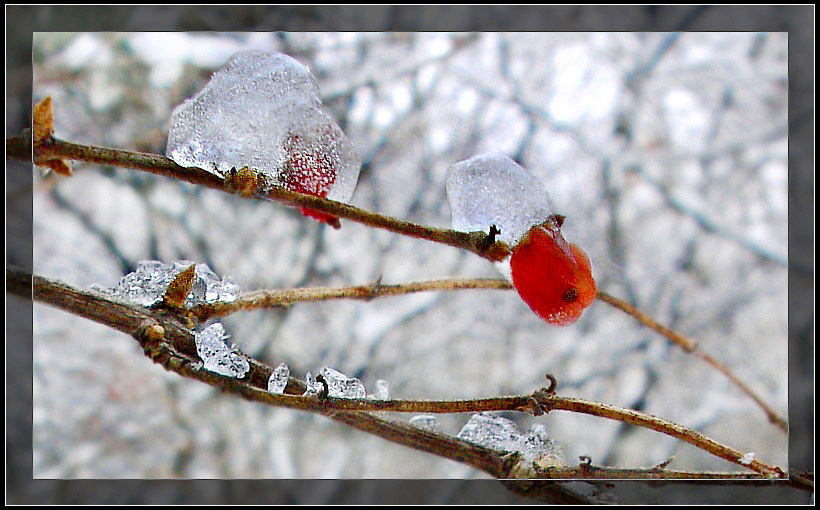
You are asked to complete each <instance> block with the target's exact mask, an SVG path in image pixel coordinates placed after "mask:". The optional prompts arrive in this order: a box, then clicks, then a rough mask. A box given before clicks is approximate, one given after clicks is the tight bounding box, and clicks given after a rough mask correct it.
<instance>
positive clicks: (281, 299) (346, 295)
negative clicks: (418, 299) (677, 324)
mask: <svg viewBox="0 0 820 510" xmlns="http://www.w3.org/2000/svg"><path fill="white" fill-rule="evenodd" d="M512 288H513V286H512V285H511V284H510V283H509V282H507V281H506V280H500V279H446V280H433V281H426V282H412V283H405V284H398V285H385V284H382V283H381V282H376V283H375V284H373V285H357V286H352V287H316V288H300V289H288V290H259V291H253V292H247V293H244V294H242V295H241V296H240V297H239V298H238V299H237V300H235V301H233V302H231V303H214V304H205V305H199V306H197V307H195V308H194V309H193V310H192V313H193V314H194V315H195V316H196V317H197V318H198V319H199V320H202V321H204V320H208V319H212V318H217V317H223V316H225V315H229V314H231V313H234V312H237V311H239V310H256V309H265V308H276V307H282V306H288V305H291V304H293V303H299V302H311V301H324V300H330V299H361V300H370V299H374V298H377V297H382V296H398V295H403V294H410V293H415V292H424V291H436V290H459V289H494V290H505V289H512ZM597 297H598V299H600V300H601V301H603V302H605V303H607V304H609V305H611V306H614V307H616V308H618V309H619V310H621V311H623V312H625V313H626V314H628V315H631V316H632V317H634V318H635V319H636V320H638V322H640V323H641V324H643V325H644V326H646V327H648V328H650V329H652V330H654V331H656V332H658V333H660V334H661V335H663V336H664V337H666V338H667V339H668V340H669V341H671V342H672V343H674V344H675V345H677V346H679V347H680V348H682V349H683V350H684V351H686V352H687V353H690V354H692V355H693V356H695V357H697V358H700V359H701V360H703V361H705V362H706V363H708V364H709V365H711V366H712V367H713V368H715V369H716V370H718V371H719V372H721V373H722V374H724V375H725V376H726V377H728V378H729V380H731V381H732V382H733V383H734V384H735V385H736V386H737V387H738V388H740V390H741V391H742V392H744V393H745V394H746V395H748V396H749V397H751V398H752V399H753V400H754V401H755V402H756V403H757V404H758V405H759V406H760V407H761V408H762V409H763V411H764V412H765V413H766V415H767V416H768V418H769V421H770V422H772V423H774V424H775V425H777V426H778V427H779V428H780V429H781V430H783V431H788V423H787V422H786V420H785V419H784V418H783V417H781V416H780V415H779V414H778V413H777V412H776V411H774V409H773V408H772V407H771V406H769V405H768V404H767V403H766V402H765V401H764V400H763V399H762V397H760V396H759V395H758V394H757V393H756V392H755V391H754V390H752V388H751V387H750V386H749V385H748V384H746V383H745V382H743V381H742V380H741V379H740V378H739V377H738V376H737V375H735V374H734V372H732V371H731V369H729V367H727V366H726V365H725V364H723V363H722V362H720V361H719V360H717V359H716V358H714V357H713V356H711V355H709V354H707V353H705V352H703V351H702V350H700V349H699V347H698V344H697V342H695V341H694V340H692V339H690V338H688V337H686V336H684V335H682V334H680V333H678V332H677V331H675V330H673V329H671V328H668V327H666V326H664V325H663V324H660V323H659V322H657V321H656V320H655V319H653V318H652V317H650V316H649V315H647V314H645V313H644V312H642V311H640V310H639V309H637V308H635V307H634V306H632V305H630V304H629V303H627V302H625V301H624V300H622V299H618V298H616V297H613V296H611V295H609V294H607V293H605V292H601V291H599V292H598V296H597Z"/></svg>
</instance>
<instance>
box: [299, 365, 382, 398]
mask: <svg viewBox="0 0 820 510" xmlns="http://www.w3.org/2000/svg"><path fill="white" fill-rule="evenodd" d="M319 376H321V377H322V378H323V379H324V381H325V383H326V384H327V389H328V392H327V395H328V396H329V397H337V398H365V396H367V391H366V390H365V387H364V385H363V384H362V382H361V381H360V380H358V379H356V378H353V377H348V376H346V375H344V374H343V373H341V372H339V371H338V370H334V369H332V368H328V367H323V368H320V369H319ZM319 376H317V377H316V378H314V377H313V375H312V374H311V373H310V372H308V373H307V375H306V376H305V383H306V384H307V390H306V391H305V394H315V393H320V392H321V391H322V389H323V388H324V385H323V384H322V383H321V382H320V381H319V380H318V377H319Z"/></svg>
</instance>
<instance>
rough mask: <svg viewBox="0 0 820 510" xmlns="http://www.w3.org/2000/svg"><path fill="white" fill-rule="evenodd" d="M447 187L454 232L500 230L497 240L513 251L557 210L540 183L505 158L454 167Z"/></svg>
mask: <svg viewBox="0 0 820 510" xmlns="http://www.w3.org/2000/svg"><path fill="white" fill-rule="evenodd" d="M446 186H447V198H448V200H449V202H450V214H451V218H452V227H453V230H459V231H462V232H474V231H483V232H486V233H489V231H490V225H495V226H496V227H498V228H499V229H500V230H501V234H499V235H498V236H497V239H498V240H500V241H504V242H505V243H507V244H508V245H510V246H511V247H512V246H515V245H516V244H517V243H518V241H519V240H520V239H521V237H523V235H524V234H526V233H527V231H528V230H529V229H530V227H532V226H533V225H538V224H541V223H543V222H544V221H546V220H547V218H548V217H549V215H550V214H551V213H552V211H553V209H554V208H553V206H552V203H551V201H550V198H549V194H548V193H547V190H546V188H545V187H544V185H543V184H542V183H541V181H540V180H538V178H536V177H535V176H534V175H533V174H531V173H530V172H529V171H528V170H526V169H525V168H523V167H521V166H520V165H519V164H518V163H516V162H515V161H513V160H512V159H511V158H510V157H509V156H507V155H505V154H500V153H489V154H480V155H478V156H475V157H473V158H470V159H468V160H465V161H461V162H458V163H455V164H453V165H451V166H450V168H449V169H448V170H447V183H446Z"/></svg>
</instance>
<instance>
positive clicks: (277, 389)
mask: <svg viewBox="0 0 820 510" xmlns="http://www.w3.org/2000/svg"><path fill="white" fill-rule="evenodd" d="M288 377H290V369H289V368H288V365H287V364H286V363H285V362H282V363H280V364H279V366H278V367H276V368H274V369H273V372H272V373H271V374H270V377H268V391H269V392H270V393H276V394H278V395H281V394H283V393H284V392H285V386H287V385H288Z"/></svg>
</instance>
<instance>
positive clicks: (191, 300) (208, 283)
mask: <svg viewBox="0 0 820 510" xmlns="http://www.w3.org/2000/svg"><path fill="white" fill-rule="evenodd" d="M191 264H193V262H191V261H188V260H178V261H176V262H172V263H170V264H165V263H163V262H160V261H158V260H143V261H141V262H140V263H139V264H138V265H137V270H136V271H134V272H133V273H128V274H127V275H125V276H124V277H122V278H121V279H120V281H119V283H118V284H117V286H116V287H115V288H114V289H105V288H102V287H100V286H95V287H94V288H95V289H96V290H99V291H102V292H106V293H108V294H112V295H113V296H114V297H117V298H120V299H124V300H126V301H130V302H132V303H135V304H138V305H140V306H151V305H154V304H156V303H158V302H159V301H162V296H163V295H164V294H165V291H166V290H167V289H168V285H169V284H170V283H171V282H172V281H173V280H174V278H176V276H177V275H178V274H179V273H180V272H181V271H183V270H185V269H187V268H188V267H190V266H191ZM239 292H240V289H239V287H238V286H237V285H236V284H235V283H234V282H233V280H232V279H231V278H230V277H223V278H220V277H219V276H217V275H216V274H215V273H214V272H213V271H211V268H209V267H208V265H207V264H204V263H200V264H197V265H196V270H195V274H194V284H193V287H192V288H191V292H190V293H189V294H188V297H187V298H186V300H185V306H188V307H190V306H195V305H198V304H203V303H214V302H217V301H220V302H231V301H234V300H235V299H236V297H237V296H238V295H239Z"/></svg>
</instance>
